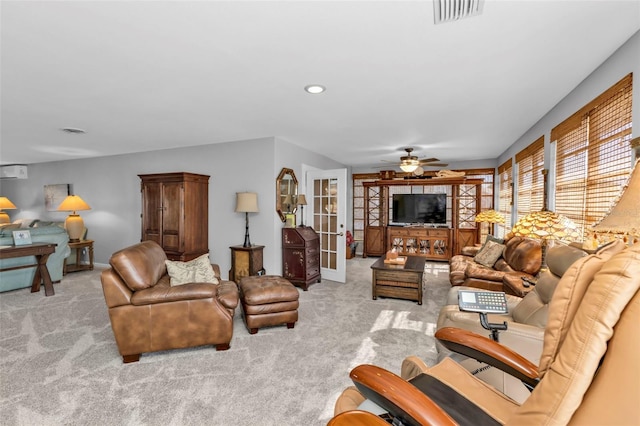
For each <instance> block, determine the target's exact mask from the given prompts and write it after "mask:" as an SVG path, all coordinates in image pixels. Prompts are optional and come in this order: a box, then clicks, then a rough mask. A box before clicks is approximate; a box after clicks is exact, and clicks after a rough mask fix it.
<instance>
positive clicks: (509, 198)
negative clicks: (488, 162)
mask: <svg viewBox="0 0 640 426" xmlns="http://www.w3.org/2000/svg"><path fill="white" fill-rule="evenodd" d="M512 170H513V166H512V160H511V158H510V159H509V160H507V161H505V162H504V163H503V164H501V165H500V166H499V167H498V179H499V181H498V182H499V192H498V211H499V212H500V213H502V214H503V215H504V217H505V221H504V223H497V224H496V228H497V229H498V232H497V233H498V236H500V237H504V236H505V235H507V233H508V232H509V231H510V230H511V226H512V222H511V206H512V205H513V182H512V176H511V173H512Z"/></svg>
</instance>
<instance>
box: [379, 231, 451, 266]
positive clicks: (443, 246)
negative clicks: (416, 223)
mask: <svg viewBox="0 0 640 426" xmlns="http://www.w3.org/2000/svg"><path fill="white" fill-rule="evenodd" d="M387 241H388V242H389V246H388V250H395V251H397V252H398V254H399V255H400V256H424V257H425V258H426V259H430V260H448V259H449V258H450V257H451V244H452V239H451V229H450V228H424V227H413V226H407V227H402V226H389V227H388V228H387Z"/></svg>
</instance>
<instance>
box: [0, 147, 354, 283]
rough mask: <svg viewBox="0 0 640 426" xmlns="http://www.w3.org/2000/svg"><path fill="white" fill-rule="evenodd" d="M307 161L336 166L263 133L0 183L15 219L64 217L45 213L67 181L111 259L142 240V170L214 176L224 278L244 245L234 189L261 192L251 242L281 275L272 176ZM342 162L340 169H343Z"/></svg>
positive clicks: (212, 198)
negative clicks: (48, 193) (48, 192)
mask: <svg viewBox="0 0 640 426" xmlns="http://www.w3.org/2000/svg"><path fill="white" fill-rule="evenodd" d="M302 162H305V163H309V164H313V165H314V166H315V167H318V168H336V167H338V166H341V165H340V164H339V163H337V162H335V161H333V160H330V159H328V158H326V157H323V156H321V155H319V154H316V153H313V152H310V151H308V150H306V149H304V148H302V147H300V146H297V145H293V144H290V143H287V142H285V141H281V140H278V141H276V140H275V138H262V139H255V140H249V141H237V142H228V143H221V144H211V145H204V146H195V147H186V148H178V149H170V150H161V151H152V152H143V153H137V154H129V155H118V156H110V157H100V158H89V159H77V160H68V161H57V162H50V163H38V164H31V165H29V166H28V174H29V178H28V179H14V180H3V181H0V185H1V187H0V191H1V193H2V195H4V196H7V197H9V199H11V200H12V201H13V203H14V204H15V205H16V206H17V207H18V208H19V210H13V211H10V212H9V213H10V216H11V219H12V220H15V219H19V218H38V219H43V220H56V221H63V220H64V219H65V218H66V216H67V214H68V213H65V212H47V211H45V207H44V185H48V184H57V183H69V184H72V187H73V192H74V193H75V194H77V195H80V196H81V197H82V198H83V199H84V200H85V201H86V202H87V203H88V204H89V205H90V206H91V210H89V211H84V212H80V215H81V216H82V217H83V219H84V221H85V224H86V226H87V228H88V238H90V239H93V240H95V244H94V250H95V261H96V263H98V264H105V265H106V264H107V263H108V261H109V257H110V256H111V254H112V253H113V252H114V251H116V250H119V249H121V248H123V247H126V246H128V245H131V244H135V243H137V242H139V241H140V235H141V229H140V228H141V221H140V211H141V197H140V179H139V178H138V175H139V174H147V173H165V172H191V173H199V174H206V175H209V176H211V177H210V180H209V250H210V258H211V260H212V261H213V262H215V263H218V264H219V265H220V269H221V272H222V275H223V277H226V276H227V274H228V271H229V268H230V264H231V255H230V250H229V247H230V246H233V245H240V244H242V243H243V242H244V233H245V216H244V214H242V213H235V212H234V209H235V193H236V192H242V191H251V192H257V193H258V205H259V208H260V212H259V213H250V216H249V224H250V234H251V242H252V243H253V244H259V245H264V246H265V249H264V265H265V268H266V269H267V273H272V274H281V269H282V261H281V258H282V256H281V250H280V247H281V241H280V238H281V237H280V228H281V227H282V223H281V222H280V220H279V218H278V215H277V213H276V211H275V179H276V177H277V176H278V173H279V172H280V169H281V168H282V167H289V168H292V169H294V170H295V171H296V173H298V172H299V171H300V170H301V164H302ZM342 167H343V166H342Z"/></svg>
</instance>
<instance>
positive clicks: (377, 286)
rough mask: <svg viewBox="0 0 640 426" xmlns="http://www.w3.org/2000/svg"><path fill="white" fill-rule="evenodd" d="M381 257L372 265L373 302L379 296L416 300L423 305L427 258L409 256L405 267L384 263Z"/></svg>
mask: <svg viewBox="0 0 640 426" xmlns="http://www.w3.org/2000/svg"><path fill="white" fill-rule="evenodd" d="M384 259H385V258H384V257H381V258H380V259H378V260H377V261H376V263H374V264H373V265H371V269H372V270H373V277H372V282H371V291H372V293H373V300H376V299H377V298H378V296H385V297H397V298H399V299H407V300H415V301H416V302H418V305H422V275H423V274H424V265H425V258H424V257H423V256H407V261H406V262H405V264H404V265H394V264H389V263H384Z"/></svg>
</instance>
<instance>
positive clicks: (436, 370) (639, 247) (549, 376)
mask: <svg viewBox="0 0 640 426" xmlns="http://www.w3.org/2000/svg"><path fill="white" fill-rule="evenodd" d="M639 323H640V244H635V245H633V246H631V247H626V248H624V249H623V250H621V251H619V252H617V253H615V254H612V253H611V252H610V251H608V252H605V253H596V254H594V255H590V256H587V257H585V258H583V259H580V260H578V261H576V262H575V263H574V264H573V265H572V266H571V267H570V268H569V270H567V272H566V273H565V275H564V276H563V277H562V279H561V280H560V282H559V283H558V286H557V288H556V291H555V294H554V297H553V299H552V301H551V303H550V305H549V320H548V322H547V327H546V329H545V334H544V345H543V352H542V355H541V356H540V363H539V364H538V365H535V364H533V363H531V362H530V361H528V360H527V359H526V358H524V357H522V356H519V355H518V354H517V353H516V352H514V351H512V350H510V349H509V348H506V347H505V346H503V345H500V344H499V343H497V342H495V341H493V340H491V339H489V338H487V337H484V336H479V335H476V334H474V333H472V332H469V331H467V330H460V329H456V328H443V329H441V330H438V331H437V332H436V338H437V339H439V340H440V341H441V342H442V343H443V344H445V345H446V346H447V347H448V348H449V349H450V350H453V351H456V352H460V353H463V354H465V355H467V356H474V357H476V358H478V359H480V360H483V361H486V362H487V363H489V364H491V365H493V366H495V367H496V368H501V369H503V370H504V371H506V372H508V373H510V374H512V375H514V376H516V377H518V378H519V379H520V380H522V381H523V383H526V384H527V385H528V386H530V387H531V388H532V392H531V394H530V395H529V397H528V398H527V399H526V400H525V401H524V402H523V403H522V404H519V403H517V402H515V401H513V400H512V399H510V398H508V397H506V396H504V395H503V394H502V393H500V392H498V391H496V390H495V389H494V388H493V387H492V386H490V385H487V384H486V383H484V382H482V381H481V380H479V379H477V378H476V377H474V376H473V375H471V374H470V373H469V372H468V371H467V370H465V369H464V368H462V367H461V366H460V365H459V364H457V363H456V362H454V361H452V360H451V359H449V358H447V359H445V360H443V361H442V362H440V363H438V364H437V365H435V366H433V367H429V368H428V370H427V371H425V372H423V373H421V374H418V375H416V376H415V377H414V378H413V379H410V380H408V381H407V380H404V379H403V378H401V377H399V376H396V375H395V374H393V373H391V372H389V371H386V370H384V369H381V368H379V367H375V366H372V365H362V366H358V367H356V368H355V369H354V370H352V372H351V375H350V376H351V378H352V380H353V381H354V383H355V384H356V387H357V388H358V391H355V390H353V389H352V388H350V389H349V391H350V394H349V395H345V394H343V396H347V397H348V398H339V402H346V401H344V399H348V400H350V401H353V402H357V400H356V398H355V396H356V395H358V394H360V396H361V397H362V398H363V399H364V398H365V397H366V398H368V399H369V400H370V401H372V402H375V403H376V404H377V405H378V406H380V407H382V408H383V409H384V410H386V411H387V412H389V413H390V415H391V416H392V417H395V419H396V420H397V422H400V423H397V422H396V424H405V425H428V424H443V425H444V424H474V425H480V424H504V425H523V424H532V425H533V424H546V425H565V424H568V425H584V424H593V425H602V424H640V405H639V404H638V400H639V398H640V380H638V377H640V363H638V362H637V359H636V358H637V354H638V352H639V351H640V340H639V339H638V338H637V334H638V331H637V326H638V324H639ZM341 399H342V401H341ZM338 407H339V404H336V409H337V410H336V414H337V416H336V417H334V419H332V420H331V421H330V422H329V424H330V425H332V426H334V425H335V426H338V425H346V424H360V425H366V424H372V425H373V424H379V423H378V422H379V418H378V417H377V416H375V415H374V414H371V413H366V412H363V411H359V410H355V411H351V410H349V409H347V410H343V408H344V406H340V410H338ZM351 413H353V414H351ZM356 422H357V423H356ZM435 422H437V423H435Z"/></svg>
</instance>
